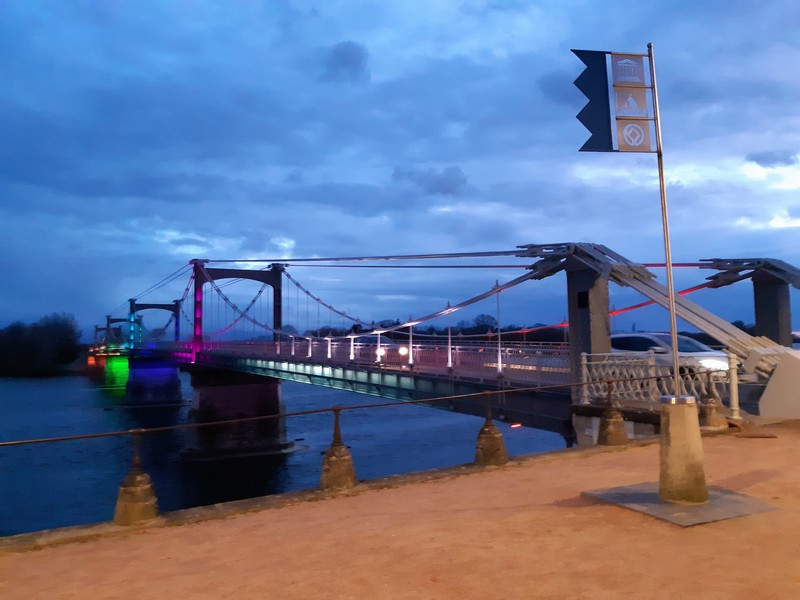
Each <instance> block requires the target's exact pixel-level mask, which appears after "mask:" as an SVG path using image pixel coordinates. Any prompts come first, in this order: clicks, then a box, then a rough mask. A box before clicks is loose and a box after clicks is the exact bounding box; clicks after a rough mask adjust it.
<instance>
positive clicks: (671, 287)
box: [647, 42, 683, 396]
mask: <svg viewBox="0 0 800 600" xmlns="http://www.w3.org/2000/svg"><path fill="white" fill-rule="evenodd" d="M647 58H648V59H649V63H650V81H651V83H652V85H653V119H654V122H655V127H656V156H657V157H658V185H659V188H660V189H661V224H662V228H663V232H664V258H665V263H666V267H667V296H668V300H669V331H670V336H671V338H672V368H673V378H674V385H675V388H674V389H675V395H676V396H680V395H681V394H682V393H683V385H682V384H683V380H682V379H681V376H680V366H679V361H678V325H677V319H676V317H675V312H676V311H675V284H674V282H673V280H672V250H671V248H670V243H669V217H668V214H667V186H666V183H665V182H664V153H663V152H662V147H661V119H660V118H659V113H658V86H657V85H656V60H655V56H654V53H653V43H652V42H650V43H648V44H647Z"/></svg>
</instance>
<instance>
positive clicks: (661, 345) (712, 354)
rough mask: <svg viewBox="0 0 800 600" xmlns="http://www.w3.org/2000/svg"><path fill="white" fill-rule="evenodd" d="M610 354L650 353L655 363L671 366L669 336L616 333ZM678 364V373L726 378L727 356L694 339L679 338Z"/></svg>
mask: <svg viewBox="0 0 800 600" xmlns="http://www.w3.org/2000/svg"><path fill="white" fill-rule="evenodd" d="M611 351H612V352H632V353H636V352H642V353H644V352H651V351H652V352H653V353H654V355H655V360H656V364H659V365H664V366H669V367H672V336H671V335H670V334H669V333H615V334H613V335H612V336H611ZM678 362H679V364H680V370H681V372H695V371H716V372H719V375H720V376H725V375H726V374H727V371H728V355H727V354H725V353H724V352H721V351H719V350H714V349H713V348H709V347H708V346H706V345H705V344H703V343H701V342H698V341H697V340H695V339H692V338H690V337H686V336H685V335H679V336H678Z"/></svg>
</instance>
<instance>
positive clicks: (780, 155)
mask: <svg viewBox="0 0 800 600" xmlns="http://www.w3.org/2000/svg"><path fill="white" fill-rule="evenodd" d="M797 154H798V152H797V151H796V150H794V151H793V150H766V151H764V152H752V153H750V154H748V155H747V156H745V160H748V161H750V162H754V163H756V164H757V165H761V166H762V167H783V166H788V165H794V164H797Z"/></svg>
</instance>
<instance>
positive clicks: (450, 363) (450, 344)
mask: <svg viewBox="0 0 800 600" xmlns="http://www.w3.org/2000/svg"><path fill="white" fill-rule="evenodd" d="M447 309H448V310H447V368H448V369H452V368H453V337H452V335H451V332H450V320H451V318H450V312H451V311H450V302H449V301H448V302H447Z"/></svg>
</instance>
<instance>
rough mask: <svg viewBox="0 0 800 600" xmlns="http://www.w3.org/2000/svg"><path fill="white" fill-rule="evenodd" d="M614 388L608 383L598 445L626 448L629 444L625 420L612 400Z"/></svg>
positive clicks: (598, 433) (598, 434)
mask: <svg viewBox="0 0 800 600" xmlns="http://www.w3.org/2000/svg"><path fill="white" fill-rule="evenodd" d="M612 387H613V383H612V382H611V381H606V407H605V409H604V410H603V414H602V416H601V417H600V430H599V431H598V432H597V443H598V445H600V446H624V445H625V444H627V443H628V434H627V433H625V419H623V418H622V413H621V412H620V411H619V410H617V409H616V408H615V407H614V404H613V402H612V400H611V393H612Z"/></svg>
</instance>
